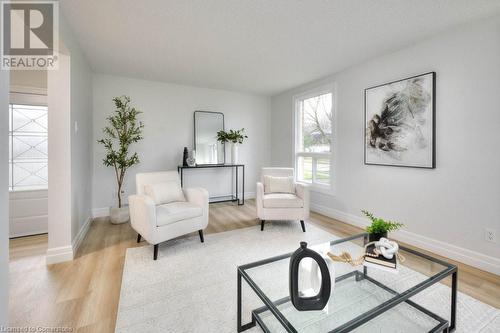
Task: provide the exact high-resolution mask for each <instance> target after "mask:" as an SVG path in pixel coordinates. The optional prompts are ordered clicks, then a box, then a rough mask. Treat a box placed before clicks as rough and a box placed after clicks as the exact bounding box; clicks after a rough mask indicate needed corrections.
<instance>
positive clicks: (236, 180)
mask: <svg viewBox="0 0 500 333" xmlns="http://www.w3.org/2000/svg"><path fill="white" fill-rule="evenodd" d="M235 169H236V179H235V183H236V202H237V203H238V204H239V203H240V199H239V197H238V181H239V177H238V167H235Z"/></svg>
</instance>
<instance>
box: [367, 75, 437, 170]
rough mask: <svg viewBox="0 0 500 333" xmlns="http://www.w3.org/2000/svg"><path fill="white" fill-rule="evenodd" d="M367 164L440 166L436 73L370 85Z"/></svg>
mask: <svg viewBox="0 0 500 333" xmlns="http://www.w3.org/2000/svg"><path fill="white" fill-rule="evenodd" d="M364 128H365V137H364V139H365V140H364V150H363V151H364V164H365V165H385V166H398V167H411V168H425V169H434V168H435V167H436V72H428V73H424V74H419V75H415V76H411V77H407V78H404V79H400V80H396V81H391V82H388V83H384V84H380V85H376V86H373V87H370V88H366V89H365V92H364Z"/></svg>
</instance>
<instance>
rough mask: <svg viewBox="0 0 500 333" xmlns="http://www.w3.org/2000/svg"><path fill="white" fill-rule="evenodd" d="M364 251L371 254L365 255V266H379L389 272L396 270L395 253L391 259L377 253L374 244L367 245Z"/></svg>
mask: <svg viewBox="0 0 500 333" xmlns="http://www.w3.org/2000/svg"><path fill="white" fill-rule="evenodd" d="M366 253H369V254H371V256H370V255H365V262H364V265H365V266H367V267H374V268H380V269H383V270H387V271H391V272H397V270H396V266H397V262H396V255H394V256H393V257H392V258H391V259H387V258H386V257H384V256H383V255H381V254H377V253H376V252H375V244H372V245H368V247H367V248H366Z"/></svg>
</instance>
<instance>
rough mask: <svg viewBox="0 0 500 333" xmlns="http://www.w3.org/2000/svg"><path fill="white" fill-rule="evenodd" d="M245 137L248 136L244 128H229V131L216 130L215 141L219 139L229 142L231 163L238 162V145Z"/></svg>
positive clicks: (222, 141)
mask: <svg viewBox="0 0 500 333" xmlns="http://www.w3.org/2000/svg"><path fill="white" fill-rule="evenodd" d="M246 138H248V136H246V135H245V129H244V128H242V129H240V130H229V132H225V131H218V132H217V141H220V142H221V143H226V142H231V163H232V164H238V145H240V144H242V143H243V141H244V140H245V139H246Z"/></svg>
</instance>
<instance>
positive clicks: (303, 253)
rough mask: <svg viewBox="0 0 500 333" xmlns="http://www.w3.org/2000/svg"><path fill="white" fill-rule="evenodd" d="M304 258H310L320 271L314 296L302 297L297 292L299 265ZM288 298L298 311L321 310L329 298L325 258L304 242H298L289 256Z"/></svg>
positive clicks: (329, 288) (328, 272)
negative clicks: (298, 246)
mask: <svg viewBox="0 0 500 333" xmlns="http://www.w3.org/2000/svg"><path fill="white" fill-rule="evenodd" d="M304 258H312V259H313V260H314V261H316V263H317V264H318V266H319V269H320V272H321V286H320V288H319V292H318V293H317V294H316V295H314V296H309V297H303V296H301V295H300V293H299V265H300V261H301V260H302V259H304ZM289 286H290V300H291V302H292V304H293V306H295V308H296V309H297V310H299V311H312V310H322V309H323V308H324V307H325V305H326V304H327V303H328V300H329V299H330V293H331V282H330V271H329V270H328V266H327V264H326V261H325V259H323V258H322V257H321V255H319V253H317V252H316V251H313V250H311V249H308V248H307V243H306V242H300V248H298V249H297V250H296V251H295V252H294V253H293V254H292V256H291V257H290V284H289Z"/></svg>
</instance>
